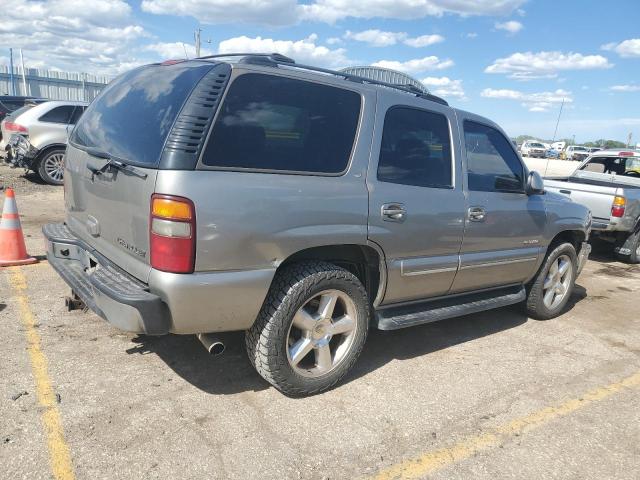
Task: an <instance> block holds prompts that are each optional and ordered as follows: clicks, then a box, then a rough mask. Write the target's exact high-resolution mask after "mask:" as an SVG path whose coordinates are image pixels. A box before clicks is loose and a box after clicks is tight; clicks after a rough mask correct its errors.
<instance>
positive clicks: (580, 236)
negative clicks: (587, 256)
mask: <svg viewBox="0 0 640 480" xmlns="http://www.w3.org/2000/svg"><path fill="white" fill-rule="evenodd" d="M586 238H587V237H586V234H585V233H584V232H583V231H581V230H563V231H561V232H559V233H557V234H556V236H555V237H553V239H551V242H549V247H547V252H549V251H551V250H553V248H554V247H555V246H557V245H559V244H561V243H565V242H566V243H570V244H571V245H573V247H574V248H575V249H576V253H580V248H581V247H582V242H584V241H585V240H586Z"/></svg>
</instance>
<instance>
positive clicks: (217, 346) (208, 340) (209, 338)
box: [198, 333, 224, 357]
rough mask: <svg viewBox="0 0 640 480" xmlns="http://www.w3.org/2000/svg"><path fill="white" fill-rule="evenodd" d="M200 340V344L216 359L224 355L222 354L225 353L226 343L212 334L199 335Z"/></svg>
mask: <svg viewBox="0 0 640 480" xmlns="http://www.w3.org/2000/svg"><path fill="white" fill-rule="evenodd" d="M198 340H200V343H202V345H203V346H204V348H206V349H207V352H209V353H210V354H211V355H213V356H214V357H217V356H218V355H222V352H224V343H222V342H221V341H220V340H219V339H218V337H214V336H213V335H212V334H210V333H199V334H198Z"/></svg>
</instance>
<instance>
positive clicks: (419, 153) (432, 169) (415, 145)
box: [378, 107, 452, 188]
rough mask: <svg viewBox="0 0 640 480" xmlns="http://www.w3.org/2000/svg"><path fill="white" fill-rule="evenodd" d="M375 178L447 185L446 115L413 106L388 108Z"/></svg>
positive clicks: (449, 165)
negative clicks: (376, 176)
mask: <svg viewBox="0 0 640 480" xmlns="http://www.w3.org/2000/svg"><path fill="white" fill-rule="evenodd" d="M378 180H380V181H382V182H390V183H401V184H404V185H415V186H419V187H436V188H446V187H450V186H451V183H452V182H451V142H450V140H449V123H448V122H447V118H446V117H445V116H444V115H441V114H439V113H431V112H425V111H422V110H416V109H413V108H404V107H396V108H392V109H391V110H389V111H388V112H387V115H386V117H385V119H384V129H383V131H382V146H381V148H380V160H379V161H378Z"/></svg>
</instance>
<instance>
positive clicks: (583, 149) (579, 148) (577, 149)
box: [573, 147, 587, 152]
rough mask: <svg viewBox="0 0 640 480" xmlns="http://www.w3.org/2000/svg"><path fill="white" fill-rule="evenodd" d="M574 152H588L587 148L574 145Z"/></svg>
mask: <svg viewBox="0 0 640 480" xmlns="http://www.w3.org/2000/svg"><path fill="white" fill-rule="evenodd" d="M573 151H574V152H586V151H587V149H586V148H584V147H573Z"/></svg>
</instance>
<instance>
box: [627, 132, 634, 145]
mask: <svg viewBox="0 0 640 480" xmlns="http://www.w3.org/2000/svg"><path fill="white" fill-rule="evenodd" d="M632 138H633V133H632V132H629V136H628V137H627V148H630V147H631V139H632Z"/></svg>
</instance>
